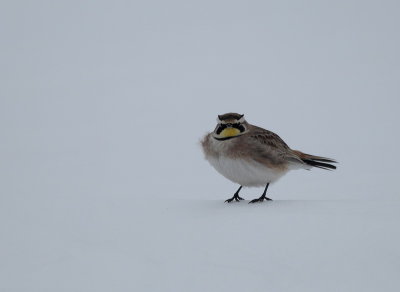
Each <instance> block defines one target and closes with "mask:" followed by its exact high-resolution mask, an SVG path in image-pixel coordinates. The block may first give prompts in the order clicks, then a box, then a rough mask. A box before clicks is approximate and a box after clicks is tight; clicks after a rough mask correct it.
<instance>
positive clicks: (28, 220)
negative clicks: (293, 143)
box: [0, 194, 400, 292]
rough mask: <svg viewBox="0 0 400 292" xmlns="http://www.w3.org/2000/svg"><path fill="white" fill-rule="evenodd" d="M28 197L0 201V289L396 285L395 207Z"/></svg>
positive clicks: (398, 210)
mask: <svg viewBox="0 0 400 292" xmlns="http://www.w3.org/2000/svg"><path fill="white" fill-rule="evenodd" d="M35 200H36V199H35V198H31V200H30V201H26V200H17V199H14V200H12V204H11V205H8V207H7V209H6V208H4V205H3V206H2V212H1V222H2V223H1V224H2V228H3V230H4V228H7V226H9V224H10V220H13V224H12V226H13V228H12V230H6V231H7V237H5V238H3V239H2V243H1V244H2V256H1V258H2V266H3V267H4V266H6V267H7V268H6V269H2V270H1V277H2V281H1V283H0V290H1V291H10V292H11V291H397V290H398V289H399V288H400V278H399V268H400V266H399V263H400V251H399V246H400V236H399V231H398V222H399V219H400V202H381V201H316V200H310V201H299V200H282V201H273V202H268V203H263V204H258V205H249V204H247V202H241V203H232V204H230V205H228V204H224V203H223V202H222V201H221V200H185V199H169V200H167V199H165V198H157V197H153V198H148V199H146V200H143V199H139V200H138V199H133V198H132V197H124V196H122V197H121V196H118V195H116V194H114V195H113V196H110V197H100V198H96V200H82V199H78V200H71V199H66V198H63V199H61V198H47V199H46V200H43V201H42V202H43V205H42V206H41V207H40V208H32V207H31V206H32V205H33V206H34V205H35V202H34V201H35ZM10 210H12V211H10ZM7 223H8V224H7Z"/></svg>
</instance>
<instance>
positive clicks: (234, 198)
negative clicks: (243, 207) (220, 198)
mask: <svg viewBox="0 0 400 292" xmlns="http://www.w3.org/2000/svg"><path fill="white" fill-rule="evenodd" d="M233 200H235V201H236V202H240V201H241V200H244V199H243V198H242V197H239V195H237V194H234V195H233V197H232V198H230V199H228V200H226V201H225V203H230V202H232V201H233Z"/></svg>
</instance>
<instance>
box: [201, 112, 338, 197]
mask: <svg viewBox="0 0 400 292" xmlns="http://www.w3.org/2000/svg"><path fill="white" fill-rule="evenodd" d="M217 122H218V124H217V127H216V128H215V130H214V131H213V132H211V133H208V134H207V135H206V136H205V137H204V138H203V140H202V141H201V144H202V147H203V151H204V154H205V158H206V159H207V160H208V162H210V164H211V165H212V166H213V167H214V168H215V169H216V170H217V171H218V172H219V173H220V174H222V175H223V176H224V177H226V178H227V179H229V180H231V181H233V182H234V183H237V184H239V185H240V187H239V189H238V190H237V191H236V192H235V194H234V195H233V197H232V198H230V199H228V200H226V201H225V202H228V203H230V202H232V201H233V200H235V201H237V202H239V201H240V200H243V198H241V197H240V196H239V192H240V190H241V189H242V187H243V186H245V187H261V186H265V189H264V192H263V193H262V195H261V197H259V198H257V199H254V200H252V201H250V203H255V202H263V201H264V200H271V199H270V198H267V197H266V193H267V189H268V186H269V184H270V183H273V182H275V181H277V180H278V179H279V178H280V177H281V176H283V175H284V174H286V173H287V172H288V171H289V170H292V169H310V168H312V167H318V168H322V169H329V170H330V169H336V166H334V165H332V164H331V163H336V161H335V160H333V159H330V158H325V157H320V156H314V155H309V154H305V153H303V152H300V151H298V150H292V149H290V148H289V146H288V145H287V144H286V143H285V142H284V141H283V140H282V139H281V138H280V137H279V136H278V135H277V134H275V133H272V132H270V131H268V130H265V129H263V128H260V127H257V126H254V125H251V124H249V123H248V122H246V120H245V119H244V115H239V114H237V113H227V114H224V115H219V116H218V119H217Z"/></svg>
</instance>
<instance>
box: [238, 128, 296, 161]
mask: <svg viewBox="0 0 400 292" xmlns="http://www.w3.org/2000/svg"><path fill="white" fill-rule="evenodd" d="M246 141H247V145H246V146H247V147H246V148H247V149H248V151H249V152H251V154H253V155H251V157H253V159H254V160H256V161H257V162H260V163H262V164H265V165H267V166H270V167H285V166H286V164H287V162H288V161H292V162H298V163H301V164H302V163H303V162H302V161H301V159H300V158H299V157H298V156H297V155H296V154H295V153H293V151H292V150H291V149H290V147H289V146H288V145H287V144H286V143H285V141H283V140H282V139H281V137H279V136H278V135H277V134H275V133H273V132H271V131H268V130H266V129H263V128H260V127H256V126H252V125H251V128H250V132H249V133H248V136H247V139H246ZM255 153H257V155H254V154H255Z"/></svg>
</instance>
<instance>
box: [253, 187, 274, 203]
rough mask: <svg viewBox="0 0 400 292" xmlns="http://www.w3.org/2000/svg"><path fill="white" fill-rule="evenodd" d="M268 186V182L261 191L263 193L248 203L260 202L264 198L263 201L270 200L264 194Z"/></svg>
mask: <svg viewBox="0 0 400 292" xmlns="http://www.w3.org/2000/svg"><path fill="white" fill-rule="evenodd" d="M268 186H269V183H268V184H267V186H266V187H265V189H264V192H263V194H262V195H261V197H259V198H258V199H254V200H251V201H250V202H249V204H250V203H258V202H262V201H264V200H265V201H272V199H270V198H267V197H266V196H265V195H266V194H267V189H268Z"/></svg>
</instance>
